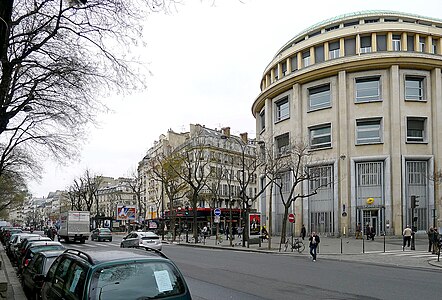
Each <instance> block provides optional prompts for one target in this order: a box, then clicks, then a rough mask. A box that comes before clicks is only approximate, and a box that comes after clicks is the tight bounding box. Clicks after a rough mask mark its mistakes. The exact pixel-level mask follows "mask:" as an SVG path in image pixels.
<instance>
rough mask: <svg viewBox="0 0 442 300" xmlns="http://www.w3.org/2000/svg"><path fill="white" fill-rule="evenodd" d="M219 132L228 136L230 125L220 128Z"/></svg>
mask: <svg viewBox="0 0 442 300" xmlns="http://www.w3.org/2000/svg"><path fill="white" fill-rule="evenodd" d="M221 132H222V133H223V135H225V136H227V137H229V136H230V127H223V128H221Z"/></svg>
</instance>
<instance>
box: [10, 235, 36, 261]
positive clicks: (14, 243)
mask: <svg viewBox="0 0 442 300" xmlns="http://www.w3.org/2000/svg"><path fill="white" fill-rule="evenodd" d="M31 236H35V237H37V236H39V235H38V234H33V233H29V232H21V233H14V234H13V235H11V238H10V239H9V243H7V244H6V253H7V254H8V255H9V257H11V258H13V255H14V251H15V249H17V247H18V246H19V245H20V243H21V242H22V241H23V239H24V238H26V237H31Z"/></svg>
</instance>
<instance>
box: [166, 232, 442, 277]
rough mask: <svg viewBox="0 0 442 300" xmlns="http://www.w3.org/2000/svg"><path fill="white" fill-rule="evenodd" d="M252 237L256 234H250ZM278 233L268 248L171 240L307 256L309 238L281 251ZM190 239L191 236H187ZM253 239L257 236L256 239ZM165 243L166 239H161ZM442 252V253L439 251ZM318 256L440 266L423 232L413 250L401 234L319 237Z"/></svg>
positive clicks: (419, 265)
mask: <svg viewBox="0 0 442 300" xmlns="http://www.w3.org/2000/svg"><path fill="white" fill-rule="evenodd" d="M252 238H255V237H253V236H252ZM280 238H281V237H280V236H276V237H273V239H272V247H271V249H269V247H268V241H264V242H263V243H261V247H260V246H259V245H258V244H250V245H249V247H247V246H246V247H242V243H241V242H240V241H239V240H237V239H236V240H234V241H233V246H230V241H229V240H227V241H226V240H225V236H223V242H222V243H221V244H218V245H216V243H215V237H214V236H212V237H210V238H209V239H206V240H205V243H204V242H203V243H201V244H196V245H195V244H192V243H186V242H184V241H182V242H174V244H177V245H181V246H190V247H210V248H217V249H225V250H234V251H249V252H264V253H272V254H278V255H293V256H305V257H306V258H309V247H308V244H309V242H308V239H307V238H306V239H305V240H304V244H305V250H304V251H303V252H302V253H298V252H296V251H294V252H291V251H290V250H287V252H284V249H283V247H281V251H280V250H279V241H280ZM189 239H190V237H189ZM255 241H256V239H255ZM164 243H167V241H164ZM441 256H442V255H441ZM318 258H319V259H333V260H340V261H358V262H366V263H370V264H377V265H393V266H396V267H405V268H424V269H433V270H441V269H442V257H441V258H440V261H439V262H438V261H437V255H434V254H431V253H429V252H428V239H427V237H426V236H418V237H417V238H416V240H415V250H411V249H410V248H409V247H405V249H404V250H402V237H385V239H384V237H383V236H381V237H376V238H375V240H374V241H372V240H365V239H355V238H354V237H342V238H335V237H321V243H320V244H319V252H318Z"/></svg>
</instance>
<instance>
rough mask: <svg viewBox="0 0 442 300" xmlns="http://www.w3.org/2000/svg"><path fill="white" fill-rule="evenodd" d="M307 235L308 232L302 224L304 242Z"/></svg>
mask: <svg viewBox="0 0 442 300" xmlns="http://www.w3.org/2000/svg"><path fill="white" fill-rule="evenodd" d="M306 235H307V230H306V229H305V226H304V224H302V228H301V238H302V240H304V238H305V236H306Z"/></svg>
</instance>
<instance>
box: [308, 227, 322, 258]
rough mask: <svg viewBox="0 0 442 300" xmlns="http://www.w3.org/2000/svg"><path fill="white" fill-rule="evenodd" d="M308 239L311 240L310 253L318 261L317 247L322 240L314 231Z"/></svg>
mask: <svg viewBox="0 0 442 300" xmlns="http://www.w3.org/2000/svg"><path fill="white" fill-rule="evenodd" d="M308 240H309V241H310V245H309V246H310V255H311V256H312V260H313V261H316V248H318V246H319V242H320V239H319V236H318V235H317V234H316V232H312V234H311V235H310V237H309V238H308Z"/></svg>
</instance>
